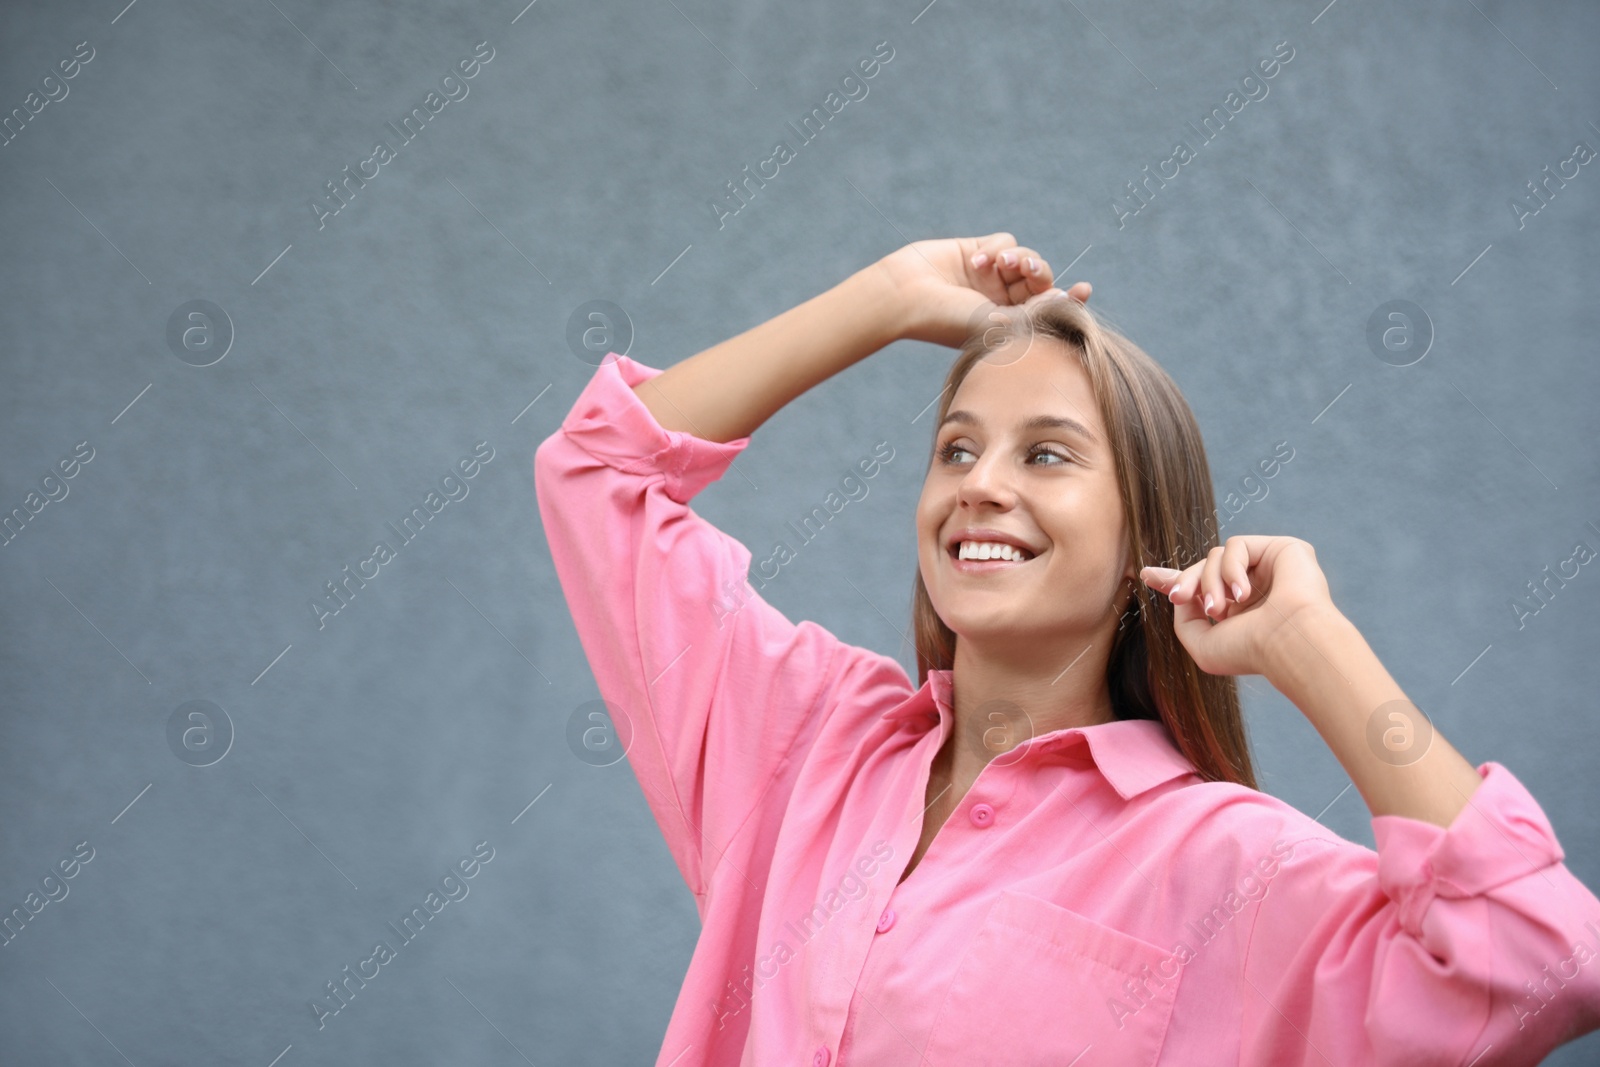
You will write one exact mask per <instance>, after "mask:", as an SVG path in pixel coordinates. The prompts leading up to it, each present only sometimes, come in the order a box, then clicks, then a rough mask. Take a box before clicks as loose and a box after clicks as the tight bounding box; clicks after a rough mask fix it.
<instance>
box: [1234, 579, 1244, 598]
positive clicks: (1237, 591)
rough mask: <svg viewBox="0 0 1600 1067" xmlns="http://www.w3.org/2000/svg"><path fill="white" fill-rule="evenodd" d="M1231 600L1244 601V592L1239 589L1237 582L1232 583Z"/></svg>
mask: <svg viewBox="0 0 1600 1067" xmlns="http://www.w3.org/2000/svg"><path fill="white" fill-rule="evenodd" d="M1233 599H1235V600H1243V599H1244V590H1243V589H1240V588H1239V583H1238V582H1234V583H1233Z"/></svg>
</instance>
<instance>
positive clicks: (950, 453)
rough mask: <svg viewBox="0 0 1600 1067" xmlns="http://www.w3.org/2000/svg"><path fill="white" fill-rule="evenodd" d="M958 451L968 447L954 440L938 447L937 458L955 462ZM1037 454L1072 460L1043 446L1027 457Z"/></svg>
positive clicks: (1039, 464) (1030, 457) (1049, 464)
mask: <svg viewBox="0 0 1600 1067" xmlns="http://www.w3.org/2000/svg"><path fill="white" fill-rule="evenodd" d="M960 452H968V449H965V448H962V447H961V446H960V445H958V444H955V443H954V442H951V443H949V444H946V445H944V446H943V447H941V448H940V449H939V458H940V459H941V460H943V461H944V462H945V463H953V462H955V457H956V454H957V453H960ZM969 454H970V453H969ZM1037 456H1050V457H1052V458H1053V459H1055V460H1057V461H1059V463H1071V462H1072V458H1071V457H1070V456H1064V455H1062V454H1061V453H1059V452H1056V451H1054V450H1052V449H1048V448H1043V447H1037V446H1036V447H1034V448H1033V449H1032V450H1030V451H1029V453H1028V459H1029V460H1030V461H1031V460H1033V459H1034V458H1035V457H1037ZM1034 466H1041V467H1054V466H1057V464H1056V463H1036V464H1034Z"/></svg>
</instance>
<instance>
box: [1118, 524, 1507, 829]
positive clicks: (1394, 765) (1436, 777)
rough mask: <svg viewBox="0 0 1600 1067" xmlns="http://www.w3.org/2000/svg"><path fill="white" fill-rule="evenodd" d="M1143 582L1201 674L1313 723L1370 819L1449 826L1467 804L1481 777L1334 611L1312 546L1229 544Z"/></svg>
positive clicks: (1267, 541)
mask: <svg viewBox="0 0 1600 1067" xmlns="http://www.w3.org/2000/svg"><path fill="white" fill-rule="evenodd" d="M1144 576H1145V577H1146V581H1147V584H1149V585H1150V586H1151V587H1152V588H1156V589H1158V590H1159V591H1161V592H1164V593H1166V594H1167V595H1168V597H1169V599H1170V600H1171V601H1172V603H1173V604H1174V605H1175V618H1174V627H1175V629H1176V632H1177V634H1178V639H1179V640H1180V641H1181V642H1183V645H1184V647H1185V648H1186V649H1188V651H1189V654H1190V655H1191V656H1193V657H1194V659H1195V662H1196V663H1197V664H1198V665H1199V667H1200V668H1201V669H1202V670H1204V671H1207V672H1208V673H1211V674H1260V675H1264V676H1265V677H1266V678H1267V680H1268V681H1270V682H1271V683H1272V684H1273V685H1274V686H1275V687H1276V688H1277V689H1278V691H1279V692H1281V693H1283V695H1284V696H1286V697H1288V698H1289V700H1290V701H1291V702H1292V703H1293V704H1294V705H1295V707H1297V708H1299V709H1300V711H1301V712H1302V713H1304V715H1305V716H1306V718H1308V719H1310V720H1311V724H1312V725H1313V726H1315V727H1316V729H1317V733H1319V734H1321V735H1322V739H1323V740H1324V741H1325V742H1327V745H1328V747H1329V748H1330V749H1332V750H1333V754H1334V755H1335V756H1336V757H1338V760H1339V762H1340V763H1341V764H1343V765H1344V769H1345V771H1346V773H1348V774H1349V775H1350V780H1351V781H1352V782H1354V783H1355V786H1356V788H1357V789H1358V790H1359V791H1360V792H1361V796H1362V799H1364V800H1365V801H1366V803H1367V807H1368V808H1369V809H1371V811H1372V814H1373V815H1375V816H1376V815H1403V816H1405V817H1407V818H1411V819H1417V820H1420V821H1422V822H1430V823H1433V824H1434V825H1435V826H1446V827H1448V826H1449V825H1450V824H1451V822H1453V821H1454V820H1455V817H1456V816H1457V815H1458V814H1460V812H1461V809H1462V808H1464V807H1466V805H1467V804H1468V803H1469V802H1470V800H1471V797H1472V794H1473V793H1474V792H1475V791H1476V790H1477V788H1478V786H1479V785H1480V784H1481V783H1482V778H1481V777H1480V776H1479V775H1478V772H1477V771H1475V770H1474V769H1473V767H1472V764H1470V763H1468V762H1467V761H1466V760H1465V759H1464V758H1462V756H1461V753H1459V752H1457V751H1456V750H1455V748H1454V747H1452V746H1451V745H1450V743H1449V742H1448V741H1446V740H1445V739H1444V737H1443V736H1441V735H1440V734H1439V733H1438V732H1437V731H1436V730H1435V729H1434V728H1433V726H1432V724H1431V723H1430V722H1429V721H1428V719H1427V717H1426V716H1425V715H1423V714H1422V713H1421V711H1420V710H1419V709H1418V708H1417V706H1416V705H1415V704H1413V703H1411V701H1410V700H1408V699H1407V698H1406V695H1405V691H1404V690H1402V689H1401V688H1400V686H1399V684H1398V683H1397V682H1395V680H1394V678H1393V677H1391V676H1390V674H1389V672H1388V671H1387V670H1386V669H1384V666H1383V663H1382V662H1381V661H1380V660H1379V659H1378V657H1377V655H1376V654H1375V653H1374V652H1373V651H1372V648H1371V647H1370V646H1369V645H1368V644H1367V642H1366V639H1365V638H1363V637H1362V636H1361V632H1360V631H1359V630H1357V629H1356V627H1355V624H1354V623H1352V622H1350V620H1349V619H1347V618H1345V616H1344V614H1343V613H1342V612H1340V611H1339V609H1338V608H1337V607H1335V606H1334V603H1333V599H1332V598H1331V596H1329V593H1328V583H1327V580H1326V578H1324V577H1323V574H1322V570H1321V568H1320V567H1318V566H1317V560H1316V551H1315V549H1313V548H1312V547H1311V545H1309V544H1307V543H1306V542H1305V541H1301V540H1299V539H1298V538H1293V537H1267V536H1253V535H1242V536H1236V537H1230V538H1228V541H1227V543H1226V544H1224V545H1219V546H1218V547H1216V548H1214V549H1212V550H1211V551H1210V553H1209V554H1208V555H1207V556H1206V558H1205V559H1204V560H1202V561H1200V562H1199V563H1196V564H1194V565H1193V566H1191V567H1189V568H1187V569H1186V570H1183V571H1173V570H1168V569H1165V568H1156V567H1147V568H1145V571H1144ZM1207 598H1209V599H1210V604H1209V605H1207V603H1206V600H1207Z"/></svg>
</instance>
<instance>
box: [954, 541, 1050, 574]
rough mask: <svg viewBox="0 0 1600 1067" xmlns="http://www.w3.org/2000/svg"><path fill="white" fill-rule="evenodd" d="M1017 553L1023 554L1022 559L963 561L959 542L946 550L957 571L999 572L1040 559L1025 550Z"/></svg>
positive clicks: (975, 559)
mask: <svg viewBox="0 0 1600 1067" xmlns="http://www.w3.org/2000/svg"><path fill="white" fill-rule="evenodd" d="M1017 551H1019V552H1022V553H1023V558H1022V559H1003V558H1001V557H999V556H991V557H990V558H988V559H978V558H975V557H972V558H967V559H962V558H961V542H959V541H958V542H956V543H955V544H953V545H951V546H950V547H949V548H948V549H946V555H948V556H949V557H950V561H951V562H952V563H953V564H955V566H956V569H957V570H974V569H981V570H998V569H1000V568H1001V567H1008V566H1009V567H1020V566H1022V565H1023V564H1024V563H1032V562H1033V561H1034V560H1036V559H1038V558H1039V557H1038V556H1037V555H1034V554H1032V553H1029V552H1028V550H1027V549H1025V548H1023V549H1017Z"/></svg>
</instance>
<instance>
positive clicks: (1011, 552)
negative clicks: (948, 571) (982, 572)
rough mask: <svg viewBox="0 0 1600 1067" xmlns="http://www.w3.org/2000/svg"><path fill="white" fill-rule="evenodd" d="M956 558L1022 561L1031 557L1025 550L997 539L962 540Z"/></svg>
mask: <svg viewBox="0 0 1600 1067" xmlns="http://www.w3.org/2000/svg"><path fill="white" fill-rule="evenodd" d="M957 558H958V559H1005V560H1012V561H1015V562H1018V563H1020V562H1022V561H1024V560H1027V559H1031V558H1032V557H1031V556H1029V555H1028V554H1027V553H1026V552H1024V551H1022V550H1021V549H1020V548H1015V547H1013V546H1011V545H1007V544H1002V543H1001V542H998V541H963V542H961V549H960V552H959V554H958V556H957Z"/></svg>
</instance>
